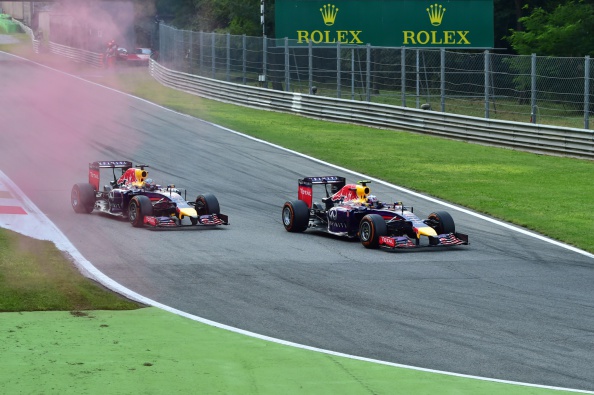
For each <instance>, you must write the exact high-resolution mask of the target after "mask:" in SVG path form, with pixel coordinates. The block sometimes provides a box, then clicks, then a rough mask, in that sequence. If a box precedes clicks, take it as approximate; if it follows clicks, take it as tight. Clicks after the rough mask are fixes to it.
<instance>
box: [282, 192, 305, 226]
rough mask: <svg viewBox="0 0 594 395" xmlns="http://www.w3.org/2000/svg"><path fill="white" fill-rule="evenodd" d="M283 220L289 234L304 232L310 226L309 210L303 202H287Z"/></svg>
mask: <svg viewBox="0 0 594 395" xmlns="http://www.w3.org/2000/svg"><path fill="white" fill-rule="evenodd" d="M282 220H283V225H284V226H285V229H286V230H287V231H288V232H294V233H298V232H304V231H305V229H307V226H308V225H309V208H308V207H307V203H305V202H304V201H303V200H294V201H292V202H286V203H285V204H284V206H283V212H282Z"/></svg>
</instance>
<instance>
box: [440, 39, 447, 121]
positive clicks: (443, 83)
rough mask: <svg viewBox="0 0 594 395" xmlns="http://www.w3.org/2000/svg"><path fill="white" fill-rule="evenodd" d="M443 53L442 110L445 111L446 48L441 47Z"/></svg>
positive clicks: (441, 53)
mask: <svg viewBox="0 0 594 395" xmlns="http://www.w3.org/2000/svg"><path fill="white" fill-rule="evenodd" d="M440 55H441V66H440V68H441V77H440V79H441V89H440V90H441V92H440V96H441V112H445V78H446V77H445V48H441V50H440Z"/></svg>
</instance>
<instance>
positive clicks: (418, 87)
mask: <svg viewBox="0 0 594 395" xmlns="http://www.w3.org/2000/svg"><path fill="white" fill-rule="evenodd" d="M415 55H416V56H415V61H416V67H417V69H416V76H417V78H416V80H417V81H416V83H415V85H416V86H415V87H416V94H417V103H416V104H417V107H416V108H419V107H420V105H421V81H420V78H421V74H420V73H421V62H420V59H419V49H418V48H417V49H415Z"/></svg>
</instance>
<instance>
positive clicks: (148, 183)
mask: <svg viewBox="0 0 594 395" xmlns="http://www.w3.org/2000/svg"><path fill="white" fill-rule="evenodd" d="M144 187H145V188H146V189H148V190H149V191H154V190H155V189H156V188H157V184H155V181H153V179H152V178H147V179H146V180H144Z"/></svg>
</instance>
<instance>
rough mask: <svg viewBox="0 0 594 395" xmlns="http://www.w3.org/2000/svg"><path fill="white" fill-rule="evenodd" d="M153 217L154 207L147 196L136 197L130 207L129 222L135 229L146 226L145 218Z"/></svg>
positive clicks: (131, 201)
mask: <svg viewBox="0 0 594 395" xmlns="http://www.w3.org/2000/svg"><path fill="white" fill-rule="evenodd" d="M151 215H153V205H152V204H151V200H150V199H149V198H148V197H147V196H143V195H139V196H134V197H133V198H132V200H130V204H129V205H128V220H129V221H130V223H131V224H132V226H134V227H135V228H140V227H142V226H143V225H144V217H146V216H151Z"/></svg>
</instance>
